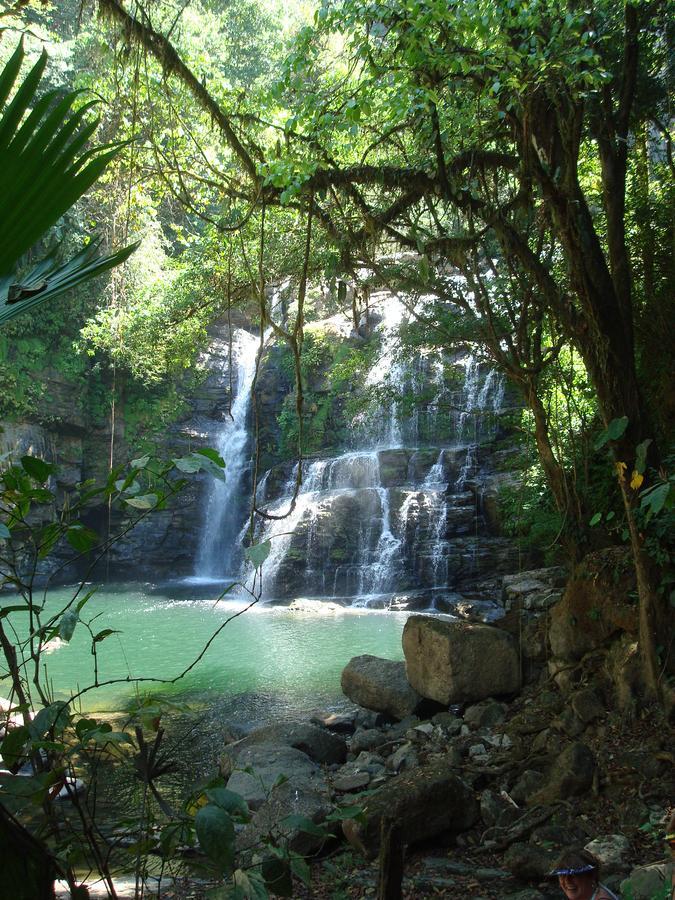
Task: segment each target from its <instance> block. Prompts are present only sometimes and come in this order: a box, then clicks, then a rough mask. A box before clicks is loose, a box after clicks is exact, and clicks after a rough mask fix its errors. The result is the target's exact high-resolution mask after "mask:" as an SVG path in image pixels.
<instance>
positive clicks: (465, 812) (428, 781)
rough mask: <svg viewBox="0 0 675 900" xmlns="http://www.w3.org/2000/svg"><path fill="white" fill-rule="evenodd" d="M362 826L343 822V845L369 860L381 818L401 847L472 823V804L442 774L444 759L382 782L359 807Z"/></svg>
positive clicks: (455, 781) (461, 787) (457, 783)
mask: <svg viewBox="0 0 675 900" xmlns="http://www.w3.org/2000/svg"><path fill="white" fill-rule="evenodd" d="M363 815H364V821H362V822H358V821H357V820H355V819H349V820H346V821H345V822H343V825H342V829H343V831H344V834H345V837H346V838H347V840H348V841H349V843H350V844H351V845H352V846H353V847H355V848H356V849H357V850H360V851H361V852H362V853H364V854H365V855H366V856H368V857H369V858H371V859H372V858H373V857H374V856H375V855H376V854H377V851H378V847H379V841H380V825H381V821H382V819H383V818H385V817H386V818H390V819H393V820H395V821H396V822H397V823H398V824H399V825H400V827H401V829H402V839H403V841H404V843H406V844H413V843H418V842H419V841H424V840H427V839H428V838H431V837H434V836H435V835H437V834H440V833H441V832H444V831H453V832H461V831H465V830H466V829H467V828H470V827H471V826H472V825H473V824H474V823H475V822H476V821H477V819H478V804H477V803H476V801H475V799H474V796H473V793H472V792H471V790H470V789H469V787H468V786H467V785H466V784H465V782H464V781H462V780H461V779H460V778H458V777H457V776H456V775H454V774H452V773H450V772H449V771H448V763H447V761H446V760H445V759H444V758H441V759H438V760H435V761H434V762H433V763H430V764H428V765H425V766H420V767H418V768H416V769H413V770H411V771H410V772H404V773H403V774H402V775H399V776H398V778H395V779H392V780H391V781H389V782H387V783H386V784H385V785H383V786H382V787H381V788H379V789H378V790H377V791H375V792H374V793H373V794H371V795H370V796H369V797H368V798H367V799H366V801H365V803H364V805H363Z"/></svg>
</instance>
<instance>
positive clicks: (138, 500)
mask: <svg viewBox="0 0 675 900" xmlns="http://www.w3.org/2000/svg"><path fill="white" fill-rule="evenodd" d="M122 499H123V500H124V502H125V503H126V504H127V506H133V507H134V509H154V508H155V506H157V503H158V501H159V497H158V496H157V494H141V495H140V496H138V497H123V498H122Z"/></svg>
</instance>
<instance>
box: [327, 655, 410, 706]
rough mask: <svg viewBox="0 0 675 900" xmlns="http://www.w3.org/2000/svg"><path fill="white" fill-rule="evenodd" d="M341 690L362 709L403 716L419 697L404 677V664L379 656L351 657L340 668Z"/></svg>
mask: <svg viewBox="0 0 675 900" xmlns="http://www.w3.org/2000/svg"><path fill="white" fill-rule="evenodd" d="M340 683H341V685H342V691H343V693H344V694H346V695H347V697H349V699H350V700H353V701H354V703H358V704H359V706H363V707H365V708H366V709H372V710H374V711H375V712H381V713H384V714H385V715H387V716H391V717H392V718H394V719H405V717H406V716H410V715H412V713H413V712H414V711H415V710H416V709H417V707H418V706H419V704H420V702H421V700H422V698H421V697H420V695H419V694H418V693H417V691H415V690H413V688H412V687H411V686H410V684H409V682H408V679H407V678H406V667H405V663H404V662H403V661H402V660H401V661H397V660H392V659H381V658H380V657H379V656H369V655H364V656H355V657H354V658H353V659H351V660H350V661H349V662H348V663H347V665H346V666H345V668H344V669H343V670H342V677H341V679H340Z"/></svg>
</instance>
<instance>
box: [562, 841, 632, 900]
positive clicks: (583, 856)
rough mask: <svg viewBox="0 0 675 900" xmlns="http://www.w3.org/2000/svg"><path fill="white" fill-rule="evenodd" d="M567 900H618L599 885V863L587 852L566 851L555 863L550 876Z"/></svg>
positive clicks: (608, 890)
mask: <svg viewBox="0 0 675 900" xmlns="http://www.w3.org/2000/svg"><path fill="white" fill-rule="evenodd" d="M556 875H557V877H558V884H559V885H560V888H561V890H562V892H563V894H564V895H565V897H567V900H619V898H618V897H617V896H616V894H614V893H613V892H612V891H610V889H609V888H608V887H606V886H605V885H604V884H600V863H599V862H598V860H597V859H596V858H595V857H594V856H593V854H592V853H589V852H588V850H568V851H566V852H565V853H563V855H562V856H561V857H560V859H559V860H558V862H557V863H556V867H555V869H554V870H553V871H552V872H551V876H552V877H553V876H556Z"/></svg>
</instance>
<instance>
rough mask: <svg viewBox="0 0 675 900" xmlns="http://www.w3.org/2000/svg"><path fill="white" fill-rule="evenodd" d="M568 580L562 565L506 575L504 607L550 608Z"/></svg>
mask: <svg viewBox="0 0 675 900" xmlns="http://www.w3.org/2000/svg"><path fill="white" fill-rule="evenodd" d="M566 581H567V572H566V571H565V569H563V568H562V567H561V566H552V567H551V568H548V569H534V570H531V571H529V572H518V573H517V574H515V575H505V576H504V577H503V579H502V602H503V604H504V608H505V609H506V610H509V609H512V608H513V607H517V608H521V609H528V610H546V609H550V607H551V606H553V604H554V603H557V602H558V600H559V599H560V597H561V593H562V590H561V589H562V588H563V587H564V586H565V582H566Z"/></svg>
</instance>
